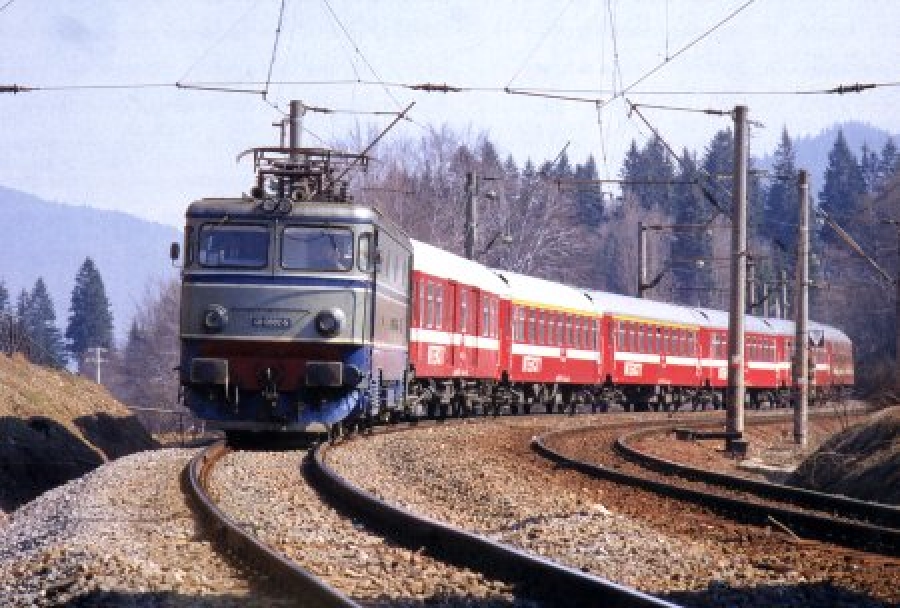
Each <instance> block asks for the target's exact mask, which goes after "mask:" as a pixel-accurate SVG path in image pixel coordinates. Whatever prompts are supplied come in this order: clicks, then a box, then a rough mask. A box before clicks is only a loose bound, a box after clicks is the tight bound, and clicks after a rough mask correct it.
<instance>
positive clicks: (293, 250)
mask: <svg viewBox="0 0 900 608" xmlns="http://www.w3.org/2000/svg"><path fill="white" fill-rule="evenodd" d="M281 265H282V266H283V267H284V268H287V269H289V270H315V271H346V270H351V269H352V268H353V233H352V232H351V231H350V230H348V229H346V228H325V227H313V226H288V227H287V228H285V229H284V238H283V239H282V243H281Z"/></svg>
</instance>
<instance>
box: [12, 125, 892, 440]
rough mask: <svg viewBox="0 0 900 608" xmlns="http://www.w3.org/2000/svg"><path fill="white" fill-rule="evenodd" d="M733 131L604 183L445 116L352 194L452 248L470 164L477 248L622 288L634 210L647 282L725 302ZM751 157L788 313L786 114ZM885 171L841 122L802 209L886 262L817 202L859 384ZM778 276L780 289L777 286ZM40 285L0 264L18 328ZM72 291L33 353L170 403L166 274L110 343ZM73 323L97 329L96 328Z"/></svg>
mask: <svg viewBox="0 0 900 608" xmlns="http://www.w3.org/2000/svg"><path fill="white" fill-rule="evenodd" d="M368 136H369V134H366V136H365V137H364V136H363V134H362V133H359V132H358V133H357V134H356V135H355V136H354V137H351V138H350V140H351V141H348V142H345V145H344V146H343V147H345V148H347V149H361V148H362V147H364V146H361V145H359V144H360V142H363V141H364V140H366V139H367V137H368ZM368 138H369V139H371V137H368ZM733 147H734V138H733V134H732V131H731V130H730V129H724V130H721V131H719V132H717V133H716V134H715V135H714V136H713V137H712V139H711V140H710V141H709V143H708V144H707V146H706V147H705V149H704V150H703V151H702V152H699V153H698V152H696V151H691V150H687V149H684V150H681V151H680V152H676V151H673V150H672V149H671V148H669V147H668V146H667V144H666V142H664V141H662V140H661V139H659V138H658V137H655V138H652V139H650V140H648V141H647V143H646V144H644V145H643V146H639V145H638V144H637V143H636V142H632V144H631V146H630V149H629V150H628V152H627V154H626V157H625V159H624V162H623V164H622V166H621V168H620V170H619V175H618V176H617V178H618V179H617V180H615V181H616V183H601V182H600V181H599V180H598V178H599V176H598V168H597V162H596V160H595V158H594V157H592V156H589V157H588V158H586V159H581V161H580V162H577V161H576V162H574V163H573V160H572V159H570V158H569V157H568V156H567V154H566V151H565V150H563V151H562V152H561V153H560V154H559V156H558V157H557V158H555V159H553V160H548V161H543V162H540V163H536V162H534V161H532V160H530V159H529V160H526V161H525V163H524V164H522V165H520V164H519V163H518V162H517V161H516V160H515V158H514V157H513V156H512V155H507V156H506V157H505V158H504V157H501V155H500V153H499V152H498V150H497V147H496V146H495V144H494V143H493V142H492V141H491V140H490V138H489V137H488V136H486V135H484V134H480V135H472V134H470V133H460V132H455V131H453V130H452V129H450V128H449V127H446V126H444V127H441V128H430V129H428V130H427V131H426V132H425V134H424V135H423V136H422V137H420V138H418V139H403V138H400V139H395V140H393V141H392V142H390V143H384V144H381V145H380V146H379V147H378V148H376V149H375V151H374V152H373V156H374V157H375V159H374V160H373V162H370V163H369V166H368V170H367V171H366V172H365V173H361V174H359V175H358V176H356V177H355V179H354V182H353V183H352V188H351V190H352V192H353V195H354V198H355V200H356V201H357V202H360V203H364V204H369V205H374V206H376V207H378V208H379V209H381V210H382V211H383V212H385V213H386V214H387V215H388V216H389V217H391V218H393V219H394V220H395V221H396V222H397V223H398V224H400V225H401V226H402V227H403V228H404V229H405V230H406V231H407V232H408V234H409V235H410V236H411V237H413V238H416V239H419V240H422V241H426V242H429V243H431V244H433V245H436V246H438V247H442V248H444V249H447V250H450V251H453V252H455V253H458V254H462V252H463V243H464V221H465V213H464V208H465V207H464V205H465V198H466V192H465V184H466V175H467V174H468V173H475V174H476V175H477V176H478V177H479V184H480V185H479V189H478V192H477V201H478V208H479V211H478V237H477V241H476V247H475V249H476V257H477V259H478V260H479V261H481V262H483V263H485V264H487V265H490V266H493V267H497V268H505V269H510V270H514V271H516V272H521V273H526V274H532V275H536V276H540V277H544V278H547V279H551V280H554V281H559V282H564V283H568V284H572V285H576V286H581V287H585V288H590V289H600V290H607V291H612V292H616V293H623V294H628V295H636V294H637V290H638V226H639V223H643V224H644V225H645V226H649V227H654V229H652V230H648V231H647V233H646V234H647V245H648V274H649V276H650V277H652V278H653V279H654V286H653V287H652V288H651V289H648V290H647V291H646V293H645V297H648V298H651V299H655V300H659V301H669V302H676V303H681V304H689V305H697V306H704V307H714V308H721V309H727V305H728V304H727V303H728V289H729V273H730V270H729V269H730V249H731V242H730V239H731V228H730V218H729V216H730V207H731V180H732V174H733V166H732V165H733V156H734V154H733ZM755 164H756V163H755V162H754V161H753V159H751V167H750V178H749V184H748V210H749V212H748V218H749V223H748V247H749V255H750V258H749V259H750V264H752V271H750V272H748V276H749V277H750V278H751V279H752V281H751V284H750V285H749V292H748V293H749V294H750V296H749V298H748V300H749V310H748V312H752V313H753V314H759V315H762V314H766V315H769V316H786V317H787V318H791V315H792V314H793V304H792V298H793V293H794V267H795V260H796V240H797V217H798V187H797V181H798V180H797V174H798V171H799V169H800V167H797V166H796V158H795V154H794V149H793V144H792V140H791V137H790V135H789V133H788V131H787V129H785V130H783V131H782V134H781V138H780V142H779V144H778V147H777V149H776V151H775V162H774V167H773V169H772V170H770V171H767V172H764V171H760V170H758V169H757V168H756V167H755ZM898 186H900V153H898V150H897V148H896V146H895V145H894V143H893V142H892V141H891V140H890V139H889V140H888V141H887V143H886V144H885V145H884V147H883V148H882V149H881V150H872V149H870V148H869V147H867V146H864V147H863V148H862V151H861V154H860V155H859V156H857V155H856V154H854V153H853V152H852V151H851V150H850V148H849V146H848V145H847V142H846V140H845V138H844V136H843V133H841V132H839V133H838V136H837V138H836V140H835V142H834V145H833V147H832V149H831V151H830V153H829V157H828V166H827V168H826V171H825V176H824V180H823V183H822V184H821V186H820V187H819V188H818V189H813V190H811V192H810V196H811V197H812V199H813V200H812V203H813V209H814V210H823V211H825V212H826V213H827V214H828V216H830V217H831V218H833V219H834V220H835V221H837V222H838V223H839V224H840V225H841V226H842V227H843V228H844V229H845V230H846V231H847V232H848V233H849V234H850V235H851V236H852V237H853V239H855V240H856V242H857V243H859V244H860V245H861V247H862V250H863V251H864V252H865V254H866V255H868V256H870V258H871V260H872V261H874V262H875V263H876V264H877V265H878V266H879V267H880V268H882V269H883V270H884V271H885V273H886V275H887V277H888V278H885V277H884V276H883V275H882V274H880V273H879V272H878V271H877V270H876V269H875V268H874V266H873V265H872V264H871V263H870V261H867V260H865V259H863V258H862V257H861V256H860V255H859V254H858V253H857V252H854V251H853V249H852V248H851V247H849V246H848V245H847V244H846V243H845V242H844V241H843V240H841V239H840V238H839V236H838V234H837V233H836V232H835V231H834V230H833V229H832V228H831V227H830V226H829V225H827V224H826V223H825V222H823V221H822V218H821V216H820V215H819V214H815V213H814V218H813V227H814V230H813V236H812V242H813V245H812V250H813V256H812V259H811V277H812V283H813V284H812V286H811V287H812V289H811V290H810V303H811V312H810V314H811V318H813V319H815V320H817V321H821V322H823V323H828V324H830V325H834V326H837V327H839V328H841V329H843V330H844V331H845V332H846V333H847V334H848V335H849V336H850V337H851V339H852V340H853V342H854V345H855V356H856V360H857V369H856V373H857V384H858V388H859V390H860V392H861V393H863V394H873V393H875V392H878V391H885V390H892V389H893V388H894V386H895V377H894V367H895V366H894V361H895V358H896V343H895V342H896V323H897V318H896V308H897V301H896V298H897V295H896V291H897V287H896V285H895V283H896V281H895V278H896V277H897V276H898V272H900V263H898V253H900V248H898V245H900V224H898V223H897V222H898V220H900V213H898V210H900V188H898ZM673 226H675V227H679V228H678V229H673V228H672V227H673ZM507 237H508V238H507ZM82 273H84V274H85V276H84V277H80V280H79V281H77V282H76V292H78V291H79V289H81V291H82V292H89V293H91V294H93V295H92V296H91V297H92V298H93V299H92V300H91V301H92V302H96V301H99V302H100V304H97V306H100V307H101V308H102V301H103V298H100V297H99V296H97V295H96V293H95V292H96V290H97V287H96V283H97V281H98V278H99V277H95V276H94V274H96V271H95V269H91V268H87V269H85V268H84V267H83V268H82ZM785 278H786V279H787V280H786V281H785ZM785 284H786V285H785ZM79 286H80V287H79ZM100 287H101V288H102V280H100ZM785 288H786V290H787V303H786V305H785V304H784V303H782V296H781V294H783V293H784V289H785ZM42 289H43V288H42V285H41V284H40V279H38V283H36V285H35V288H34V290H33V291H32V292H31V293H26V292H23V293H22V294H20V295H19V299H18V302H17V306H13V304H12V302H11V298H10V295H9V294H8V293H7V292H6V290H5V289H4V287H3V283H2V277H0V318H5V319H8V321H7V323H10V322H13V321H11V320H15V322H18V323H19V324H20V326H21V327H22V328H23V329H22V331H23V332H24V333H26V334H27V333H28V331H32V332H35V331H36V332H38V333H39V334H41V332H42V331H44V330H46V329H47V328H48V327H50V328H52V327H54V322H55V312H54V311H52V310H49V311H48V310H46V298H45V297H44V296H42ZM78 297H80V298H81V300H78V301H76V300H77V298H78ZM85 297H86V296H85V295H84V293H81V294H79V293H73V301H72V306H71V307H70V319H69V321H70V322H69V329H68V330H67V332H66V336H65V337H66V338H67V340H68V343H67V344H64V342H63V339H62V335H61V332H59V330H56V333H54V332H53V331H50V335H49V337H48V336H47V335H44V334H46V332H45V331H44V333H43V334H41V335H36V336H34V338H35V339H36V340H43V342H41V348H40V349H35V351H34V352H35V353H40V354H34V355H33V356H34V358H35V360H37V361H38V362H40V363H45V364H51V365H63V364H64V363H65V361H66V360H67V357H68V354H71V355H72V358H73V360H74V361H75V362H76V366H77V367H78V368H79V369H84V370H85V373H89V372H90V370H91V369H92V368H91V366H89V365H87V366H86V365H84V356H85V351H86V349H87V348H88V347H89V346H91V345H95V346H96V345H102V346H104V347H107V348H108V349H109V351H108V352H107V353H106V356H107V357H108V358H109V362H110V364H109V366H108V370H109V373H107V374H106V377H105V378H104V384H107V386H108V387H109V388H110V389H111V390H112V391H113V393H114V394H115V395H116V396H117V397H119V398H120V399H122V400H123V401H124V402H125V403H127V404H129V405H131V406H138V407H162V408H172V407H174V404H175V403H176V399H177V378H176V375H175V373H174V372H173V371H172V369H173V367H175V365H177V352H178V347H177V326H178V316H177V311H178V286H177V284H176V283H174V282H173V283H169V284H161V285H154V286H150V287H149V288H148V290H147V292H146V294H144V296H143V298H142V300H141V302H142V303H141V305H140V310H139V312H138V314H136V315H135V321H134V322H133V324H132V326H131V327H130V329H129V331H128V332H127V340H126V341H125V344H124V345H122V346H121V347H119V348H115V346H114V345H113V344H111V339H110V336H111V323H112V319H111V315H109V316H108V318H107V316H106V315H103V314H99V313H98V314H99V317H100V319H101V320H100V321H99V322H97V323H95V326H92V327H94V329H90V330H84V329H83V328H82V326H83V325H85V324H86V323H87V321H84V322H82V321H80V320H79V318H77V314H76V313H78V314H83V313H79V312H78V311H81V310H83V309H84V308H85V306H86V304H85V303H84V298H85ZM106 306H107V313H108V303H107V304H106ZM38 309H40V310H38ZM73 318H76V321H77V322H76V324H75V329H72V319H73ZM23 322H24V325H21V324H22V323H23ZM29 328H30V329H29ZM42 328H43V329H42ZM84 331H95V332H97V336H98V337H91V336H86V335H84V333H83V332H84ZM10 335H11V334H10ZM42 336H43V337H42ZM94 343H96V344H94ZM101 343H102V344H101ZM48 353H51V354H49V355H48ZM52 353H55V355H54V354H52ZM151 430H152V429H151Z"/></svg>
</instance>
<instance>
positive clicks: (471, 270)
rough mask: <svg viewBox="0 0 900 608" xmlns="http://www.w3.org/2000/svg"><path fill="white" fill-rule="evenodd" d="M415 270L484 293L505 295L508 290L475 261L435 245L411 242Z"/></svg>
mask: <svg viewBox="0 0 900 608" xmlns="http://www.w3.org/2000/svg"><path fill="white" fill-rule="evenodd" d="M411 242H412V247H413V269H414V270H417V271H419V272H424V273H426V274H429V275H431V276H434V277H438V278H441V279H448V280H453V281H457V282H459V283H464V284H466V285H471V286H472V287H475V288H477V289H480V290H482V291H488V292H491V293H495V294H498V295H505V294H506V292H507V290H508V288H507V285H506V283H504V282H503V281H502V280H501V279H500V278H499V277H498V276H497V275H495V274H494V273H493V272H491V271H490V270H488V269H487V268H486V267H485V266H483V265H481V264H479V263H478V262H475V261H473V260H467V259H466V258H464V257H461V256H458V255H456V254H454V253H450V252H449V251H444V250H443V249H439V248H437V247H435V246H434V245H429V244H428V243H423V242H422V241H417V240H415V239H412V240H411Z"/></svg>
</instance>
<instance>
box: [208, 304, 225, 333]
mask: <svg viewBox="0 0 900 608" xmlns="http://www.w3.org/2000/svg"><path fill="white" fill-rule="evenodd" d="M226 325H228V310H226V309H225V307H224V306H220V305H218V304H210V305H209V306H207V307H206V310H205V311H204V312H203V327H205V328H206V330H207V331H210V332H219V331H222V330H223V329H225V326H226Z"/></svg>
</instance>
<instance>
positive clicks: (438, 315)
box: [434, 285, 444, 329]
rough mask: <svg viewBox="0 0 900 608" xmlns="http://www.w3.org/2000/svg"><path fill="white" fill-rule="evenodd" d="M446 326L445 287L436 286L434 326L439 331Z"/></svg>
mask: <svg viewBox="0 0 900 608" xmlns="http://www.w3.org/2000/svg"><path fill="white" fill-rule="evenodd" d="M443 324H444V286H443V285H435V286H434V326H435V327H436V328H437V329H440V328H441V327H443Z"/></svg>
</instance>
